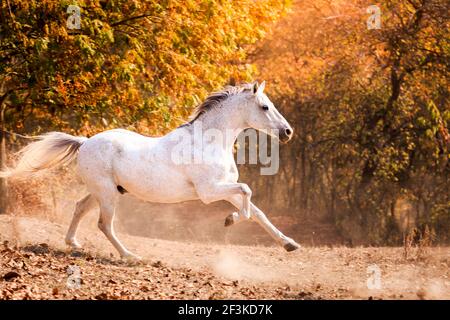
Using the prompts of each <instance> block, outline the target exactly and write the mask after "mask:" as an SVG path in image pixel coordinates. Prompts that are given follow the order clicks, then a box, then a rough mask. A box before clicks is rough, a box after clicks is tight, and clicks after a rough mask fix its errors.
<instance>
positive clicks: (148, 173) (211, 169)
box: [0, 82, 299, 259]
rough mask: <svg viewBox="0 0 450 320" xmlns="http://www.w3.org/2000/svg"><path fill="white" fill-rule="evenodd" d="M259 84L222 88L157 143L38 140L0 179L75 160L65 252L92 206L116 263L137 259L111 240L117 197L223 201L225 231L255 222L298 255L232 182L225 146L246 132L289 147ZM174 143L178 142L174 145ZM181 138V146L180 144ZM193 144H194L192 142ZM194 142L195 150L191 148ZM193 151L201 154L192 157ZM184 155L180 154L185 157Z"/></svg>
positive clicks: (281, 121)
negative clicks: (82, 192)
mask: <svg viewBox="0 0 450 320" xmlns="http://www.w3.org/2000/svg"><path fill="white" fill-rule="evenodd" d="M264 86H265V82H263V83H262V84H261V85H258V83H257V82H255V83H252V84H245V85H241V86H228V87H226V88H225V89H224V90H222V91H220V92H216V93H213V94H211V95H210V96H209V97H208V98H207V99H206V100H205V101H204V102H203V103H202V104H201V105H200V106H198V107H197V108H196V110H195V112H194V114H193V120H191V121H190V122H189V123H187V124H185V125H183V126H181V127H179V128H177V129H175V130H174V131H172V132H170V133H169V134H167V135H165V136H162V137H145V136H142V135H140V134H137V133H134V132H131V131H127V130H123V129H116V130H109V131H105V132H102V133H99V134H97V135H94V136H93V137H91V138H85V137H74V136H71V135H68V134H65V133H62V132H50V133H47V134H44V135H42V136H40V137H38V138H39V140H38V141H36V142H33V143H31V144H29V145H28V146H26V147H25V148H24V149H22V150H21V151H20V153H21V158H20V159H19V162H18V164H17V166H16V167H15V168H14V169H10V170H6V171H3V172H0V176H3V177H9V176H24V175H30V174H33V173H36V172H37V171H40V170H43V169H49V168H53V167H56V166H60V165H62V164H67V163H69V162H71V161H72V160H73V159H75V158H77V171H78V174H79V176H80V177H81V179H82V180H83V182H84V183H85V184H86V186H87V190H88V192H89V193H88V194H87V195H86V196H85V197H84V198H82V199H81V200H79V201H78V202H77V204H76V208H75V211H74V213H73V219H72V222H71V224H70V227H69V230H68V232H67V236H66V239H65V241H66V243H67V244H68V245H69V246H71V247H73V248H80V247H81V246H80V245H79V243H78V242H77V240H76V237H75V235H76V231H77V228H78V225H79V224H80V221H81V219H82V218H83V217H84V216H85V215H86V213H87V212H88V211H89V210H90V209H92V208H93V207H94V206H95V205H99V206H100V218H99V221H98V227H99V228H100V230H101V231H102V232H103V233H104V234H105V235H106V237H107V238H108V239H109V240H110V241H111V243H112V244H113V245H114V247H115V248H116V249H117V250H118V252H119V253H120V255H121V256H122V257H123V258H137V259H139V257H138V256H135V255H134V254H132V253H131V252H130V251H128V250H127V249H126V248H125V247H124V246H123V245H122V244H121V243H120V241H119V240H118V239H117V237H116V235H115V233H114V228H113V219H114V213H115V208H116V204H117V201H118V200H119V198H120V197H121V196H122V195H123V194H124V193H129V194H131V195H133V196H135V197H137V198H139V199H141V200H144V201H149V202H159V203H176V202H183V201H187V200H197V199H200V200H201V201H203V202H204V203H206V204H208V203H211V202H213V201H219V200H226V201H229V202H230V203H231V204H233V205H234V206H235V207H236V208H237V209H238V210H239V212H235V213H233V214H231V215H230V216H228V217H227V218H226V220H225V226H230V225H232V224H234V223H237V222H240V221H243V220H248V219H249V218H251V219H252V220H255V221H256V222H258V223H259V224H260V225H261V226H262V227H263V228H264V229H265V230H266V231H267V232H268V233H269V234H270V235H271V236H272V237H273V238H274V239H275V240H276V241H277V242H279V243H280V244H281V245H283V246H284V248H285V249H286V250H287V251H293V250H295V249H297V248H299V245H298V244H297V243H296V242H295V241H294V240H292V239H291V238H288V237H286V236H285V235H283V234H282V233H281V232H280V231H279V230H278V229H277V228H276V227H275V226H274V225H272V223H271V222H270V221H269V220H268V219H267V217H266V216H265V214H264V213H263V212H262V211H261V210H260V209H258V208H257V207H256V206H255V205H254V204H253V203H252V202H251V195H252V191H251V190H250V188H249V187H248V185H247V184H245V183H239V182H238V170H237V167H236V163H235V161H234V157H233V145H234V143H235V141H236V138H237V136H238V134H239V133H240V132H241V131H243V130H244V129H246V128H254V129H257V130H262V131H265V132H269V131H270V130H271V129H277V130H279V132H280V134H279V139H280V140H281V141H288V140H290V138H291V136H292V133H293V130H292V128H291V126H290V125H289V124H288V122H287V121H286V119H285V118H284V117H283V116H282V115H281V114H280V113H279V112H278V110H277V109H276V108H275V107H274V105H273V103H272V102H271V101H270V100H269V98H268V97H267V96H266V95H265V94H264V93H263V90H264ZM197 122H201V124H202V127H203V130H208V129H213V130H215V131H216V132H219V133H223V136H225V135H230V133H231V139H228V140H227V141H226V143H223V142H221V141H215V140H214V141H211V137H208V136H207V135H200V136H198V137H197V136H195V137H194V128H193V127H194V125H195V124H196V123H197ZM179 136H181V137H182V138H183V139H182V140H181V142H180V141H179V140H180V139H179V138H177V137H179ZM184 138H188V139H184ZM195 140H201V141H200V142H202V143H198V141H195ZM196 142H197V143H196ZM180 145H181V147H182V148H181V149H183V150H184V151H186V150H187V151H186V152H188V153H189V154H188V157H187V158H184V159H192V157H195V156H196V154H198V153H199V152H200V154H203V157H204V158H207V159H208V161H195V162H194V163H192V161H187V162H186V161H184V162H183V161H182V162H181V163H175V161H174V154H175V148H180ZM199 148H201V149H202V150H199ZM185 156H186V155H185Z"/></svg>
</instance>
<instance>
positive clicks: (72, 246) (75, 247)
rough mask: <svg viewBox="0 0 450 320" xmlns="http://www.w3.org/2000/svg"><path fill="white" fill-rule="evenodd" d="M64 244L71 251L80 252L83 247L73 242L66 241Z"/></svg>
mask: <svg viewBox="0 0 450 320" xmlns="http://www.w3.org/2000/svg"><path fill="white" fill-rule="evenodd" d="M66 244H67V245H68V246H69V247H70V249H71V250H81V249H83V247H82V246H81V245H80V244H79V243H78V242H77V241H76V240H75V241H73V240H72V241H69V240H68V241H66Z"/></svg>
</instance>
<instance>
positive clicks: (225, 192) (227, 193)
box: [196, 182, 252, 220]
mask: <svg viewBox="0 0 450 320" xmlns="http://www.w3.org/2000/svg"><path fill="white" fill-rule="evenodd" d="M196 191H197V194H198V197H199V199H200V200H201V201H202V202H204V203H206V204H209V203H211V202H214V201H219V200H228V199H229V198H230V197H233V196H238V198H239V199H240V200H239V203H236V207H237V208H238V209H239V214H240V215H241V216H242V218H243V219H246V220H247V219H250V216H251V196H252V191H251V190H250V188H249V186H248V185H246V184H245V183H228V182H218V183H208V184H204V183H203V184H199V185H196Z"/></svg>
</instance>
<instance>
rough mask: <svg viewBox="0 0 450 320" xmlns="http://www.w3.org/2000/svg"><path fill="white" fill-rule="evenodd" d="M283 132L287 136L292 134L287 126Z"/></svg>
mask: <svg viewBox="0 0 450 320" xmlns="http://www.w3.org/2000/svg"><path fill="white" fill-rule="evenodd" d="M284 133H286V135H287V136H290V135H291V134H292V130H291V129H289V128H287V129H285V130H284Z"/></svg>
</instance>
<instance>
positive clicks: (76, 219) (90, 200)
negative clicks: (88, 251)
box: [66, 194, 96, 249]
mask: <svg viewBox="0 0 450 320" xmlns="http://www.w3.org/2000/svg"><path fill="white" fill-rule="evenodd" d="M95 204H96V201H95V199H94V197H93V196H92V195H91V194H88V195H87V196H85V197H84V198H82V199H81V200H79V201H78V202H77V204H76V206H75V211H74V212H73V217H72V222H71V223H70V227H69V230H68V231H67V235H66V244H67V245H69V246H71V247H72V248H74V249H80V248H81V245H80V244H79V243H78V241H77V239H76V233H77V229H78V226H79V225H80V222H81V219H83V217H84V216H85V215H86V214H87V213H88V212H89V210H90V209H92V208H93V207H94V206H95Z"/></svg>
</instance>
